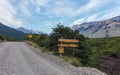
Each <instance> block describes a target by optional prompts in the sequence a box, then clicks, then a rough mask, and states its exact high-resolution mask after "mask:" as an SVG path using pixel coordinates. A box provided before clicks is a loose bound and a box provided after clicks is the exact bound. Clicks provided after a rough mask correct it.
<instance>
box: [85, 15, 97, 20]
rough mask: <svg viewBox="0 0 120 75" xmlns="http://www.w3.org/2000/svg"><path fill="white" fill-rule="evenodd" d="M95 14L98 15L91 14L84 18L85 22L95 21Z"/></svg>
mask: <svg viewBox="0 0 120 75" xmlns="http://www.w3.org/2000/svg"><path fill="white" fill-rule="evenodd" d="M97 16H98V15H97V14H95V15H92V16H90V17H88V18H87V19H86V22H90V21H96V18H97Z"/></svg>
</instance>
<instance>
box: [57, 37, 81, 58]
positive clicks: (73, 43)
mask: <svg viewBox="0 0 120 75" xmlns="http://www.w3.org/2000/svg"><path fill="white" fill-rule="evenodd" d="M58 42H60V44H58V46H59V51H58V52H59V53H60V57H62V53H64V47H71V48H76V47H78V44H76V43H78V42H79V40H77V39H63V38H61V39H58ZM63 43H69V44H63ZM73 54H74V52H73Z"/></svg>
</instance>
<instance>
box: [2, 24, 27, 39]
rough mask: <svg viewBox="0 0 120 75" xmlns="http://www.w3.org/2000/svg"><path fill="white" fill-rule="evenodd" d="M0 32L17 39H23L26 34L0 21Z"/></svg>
mask: <svg viewBox="0 0 120 75" xmlns="http://www.w3.org/2000/svg"><path fill="white" fill-rule="evenodd" d="M0 34H1V35H6V36H9V37H13V38H15V39H18V40H24V38H25V36H26V34H24V33H23V32H20V31H17V30H16V29H14V28H11V27H9V26H6V25H4V24H2V23H0Z"/></svg>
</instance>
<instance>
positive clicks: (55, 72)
mask: <svg viewBox="0 0 120 75" xmlns="http://www.w3.org/2000/svg"><path fill="white" fill-rule="evenodd" d="M0 75H106V74H104V73H103V72H101V71H99V70H97V69H95V68H89V67H79V68H77V67H75V66H72V65H71V64H69V63H68V62H65V61H63V60H62V59H60V58H59V57H56V56H53V55H51V54H47V53H43V52H42V51H41V50H39V49H36V48H34V47H31V46H29V45H28V44H26V43H24V42H4V43H0Z"/></svg>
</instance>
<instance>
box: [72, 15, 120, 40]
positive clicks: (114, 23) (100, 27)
mask: <svg viewBox="0 0 120 75" xmlns="http://www.w3.org/2000/svg"><path fill="white" fill-rule="evenodd" d="M72 29H73V30H77V31H79V33H80V34H83V35H85V36H87V37H90V38H99V37H112V36H120V16H116V17H113V18H111V19H107V20H102V21H93V22H85V23H82V24H76V25H74V26H73V27H72Z"/></svg>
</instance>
